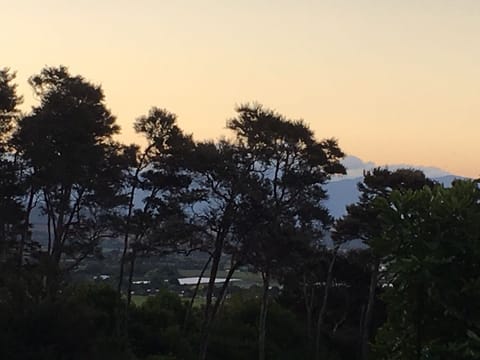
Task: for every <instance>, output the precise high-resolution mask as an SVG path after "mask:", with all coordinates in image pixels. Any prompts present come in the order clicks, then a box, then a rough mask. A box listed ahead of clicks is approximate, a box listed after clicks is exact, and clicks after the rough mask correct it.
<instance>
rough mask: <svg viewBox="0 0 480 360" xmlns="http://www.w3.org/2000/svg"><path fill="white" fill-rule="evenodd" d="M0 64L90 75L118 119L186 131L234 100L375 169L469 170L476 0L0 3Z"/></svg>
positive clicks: (478, 55)
mask: <svg viewBox="0 0 480 360" xmlns="http://www.w3.org/2000/svg"><path fill="white" fill-rule="evenodd" d="M0 5H1V6H2V10H3V14H2V20H1V21H0V33H1V34H2V43H1V55H2V57H1V63H0V67H3V66H8V67H10V68H12V69H13V70H16V71H17V74H18V77H17V80H18V83H19V90H20V92H21V93H22V94H24V96H25V105H24V109H25V111H28V108H29V106H31V105H32V104H33V103H34V102H35V100H34V99H33V97H32V94H31V90H30V89H29V88H28V85H27V79H28V77H29V76H31V75H33V74H36V73H38V72H39V71H40V69H41V68H42V67H43V66H45V65H59V64H63V65H66V66H68V67H69V68H70V71H71V73H73V74H80V75H83V76H84V77H85V78H87V79H89V80H90V81H92V82H95V83H99V84H102V86H103V89H104V91H105V94H106V101H107V104H108V106H109V107H110V109H111V110H112V112H113V113H114V114H115V115H116V116H117V117H118V122H119V124H120V125H121V126H122V137H121V139H122V141H125V142H131V141H138V139H137V138H136V137H135V136H134V134H133V131H132V129H131V127H132V123H133V120H134V119H135V118H136V117H138V116H140V115H142V114H145V113H146V112H147V111H148V109H149V108H150V107H151V106H158V107H163V108H167V109H168V110H170V111H172V112H174V113H176V114H177V115H178V116H179V123H180V125H181V127H182V128H183V129H185V131H186V132H188V133H193V134H194V136H195V138H197V139H203V138H217V137H218V136H221V135H224V134H227V132H226V130H225V121H226V119H227V118H230V117H231V116H233V115H234V107H235V104H239V103H243V102H251V101H257V102H260V103H262V104H264V105H265V106H267V107H270V108H274V109H276V110H277V111H278V112H280V113H282V114H284V115H285V116H288V117H291V118H302V119H304V120H305V121H306V122H307V123H309V124H310V126H311V127H312V129H313V130H314V131H315V133H316V135H317V136H318V137H319V138H324V137H335V138H337V139H338V140H339V144H340V146H341V147H342V149H343V150H344V151H345V152H347V153H349V154H353V155H355V156H358V157H360V158H362V159H364V160H370V161H374V162H375V163H377V164H386V163H408V164H412V165H427V166H437V167H440V168H443V169H445V170H448V171H450V172H452V173H455V174H458V175H464V176H471V177H479V176H480V156H479V154H480V142H479V141H478V140H477V138H478V134H480V1H478V0H384V1H379V0H377V1H375V0H337V1H328V0H324V1H321V0H318V1H313V0H311V1H309V0H297V1H294V0H291V1H286V0H276V1H273V0H271V1H267V0H263V1H262V0H243V1H233V0H197V1H194V0H190V1H187V0H184V1H182V0H177V1H168V2H167V1H161V0H139V1H135V2H134V1H126V0H115V1H114V0H96V1H93V0H78V1H75V2H73V1H67V0H44V1H35V0H29V1H27V0H16V1H5V0H0Z"/></svg>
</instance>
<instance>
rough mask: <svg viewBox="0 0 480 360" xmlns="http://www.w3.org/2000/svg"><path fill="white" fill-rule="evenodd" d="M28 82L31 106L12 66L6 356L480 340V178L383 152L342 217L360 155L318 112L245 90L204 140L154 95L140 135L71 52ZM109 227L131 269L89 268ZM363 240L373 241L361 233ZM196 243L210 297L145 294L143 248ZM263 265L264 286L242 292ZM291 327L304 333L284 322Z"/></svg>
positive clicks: (1, 138)
mask: <svg viewBox="0 0 480 360" xmlns="http://www.w3.org/2000/svg"><path fill="white" fill-rule="evenodd" d="M29 84H30V86H31V87H32V89H33V91H34V94H35V95H36V97H37V98H38V100H39V104H38V105H36V106H34V107H32V109H31V110H30V111H29V112H28V113H22V112H20V111H19V105H20V104H21V102H22V97H21V96H20V95H19V94H18V93H17V89H16V84H15V73H14V72H12V71H10V70H9V69H3V70H2V71H0V168H1V171H0V198H1V203H0V225H1V228H0V229H1V230H0V267H1V275H0V312H1V315H0V316H1V317H2V321H5V323H6V324H10V325H9V326H7V327H6V329H5V330H4V335H5V336H4V338H5V339H6V340H4V341H5V342H4V344H3V345H2V346H1V348H2V350H0V351H3V352H4V355H5V356H6V358H11V359H23V358H32V356H33V357H34V358H42V359H43V358H45V359H47V358H49V359H50V358H58V359H76V358H79V359H80V358H84V357H86V356H87V357H90V358H118V359H122V358H125V359H194V358H196V359H200V360H204V359H216V358H226V356H227V357H228V358H239V359H241V358H258V359H259V360H264V359H273V358H285V359H287V358H305V359H316V360H318V359H336V358H349V359H352V358H356V359H362V360H365V359H370V358H379V359H431V358H457V359H474V358H477V357H478V349H479V345H480V337H479V336H480V329H479V322H478V319H479V316H478V315H477V311H476V306H475V305H476V303H477V301H478V300H479V294H480V292H479V290H480V287H479V286H480V285H479V283H478V278H479V277H478V275H479V271H480V268H479V266H478V255H479V254H477V251H480V247H479V246H478V245H477V244H478V240H479V235H480V229H479V228H478V227H479V226H480V221H478V220H480V219H479V218H478V217H479V216H480V208H479V198H478V197H479V189H478V186H477V183H476V182H475V181H467V180H464V181H456V182H454V184H453V185H452V187H449V188H446V187H444V186H442V185H441V184H438V183H436V182H435V181H433V180H431V179H428V178H427V177H426V176H425V175H424V174H423V173H422V172H421V171H419V170H415V169H400V170H397V171H390V170H389V169H386V168H383V169H382V168H378V169H374V170H372V171H369V172H365V174H364V177H363V181H362V182H361V183H359V185H358V186H359V190H360V193H361V197H360V199H359V201H358V202H357V203H355V204H352V205H350V206H349V207H348V208H347V212H346V215H345V216H344V217H343V218H341V219H337V220H335V219H333V218H332V216H331V215H330V214H329V212H328V209H326V208H325V206H324V200H325V199H326V198H327V193H326V190H325V187H324V186H325V184H326V183H327V182H328V181H329V180H330V178H331V177H332V176H333V175H341V174H345V173H346V169H345V168H344V166H343V165H342V163H341V159H342V158H343V157H344V153H343V152H342V150H341V149H340V147H339V146H338V143H337V141H336V140H335V139H324V140H318V139H317V138H316V137H315V134H314V133H313V131H312V130H311V129H310V128H309V126H308V125H307V124H306V123H305V122H303V121H301V120H292V119H288V118H286V117H284V116H283V115H281V114H279V113H277V112H276V111H273V110H270V109H267V108H264V107H263V106H261V105H259V104H244V105H240V106H238V107H237V108H236V115H235V116H234V117H233V118H232V119H229V120H228V121H227V128H228V129H229V130H230V131H231V133H232V137H231V139H219V140H215V141H195V140H194V139H193V137H192V136H191V135H190V134H186V133H185V132H184V131H183V130H182V129H181V128H180V127H179V126H178V123H177V117H176V115H175V114H173V113H171V112H169V111H168V110H165V109H161V108H158V107H154V108H152V109H150V110H149V112H148V113H147V114H146V115H144V116H140V117H138V118H137V119H136V120H135V122H134V129H135V131H136V132H137V133H138V134H139V135H141V136H142V137H143V139H144V144H143V145H142V146H140V145H138V144H123V143H120V142H119V141H117V140H115V135H117V134H118V133H119V131H120V128H119V126H118V125H117V124H116V119H115V117H114V116H113V115H112V113H111V112H110V110H109V109H108V108H107V105H106V103H105V98H104V94H103V91H102V89H101V87H100V86H98V85H94V84H92V83H90V82H88V81H87V80H86V79H84V78H83V77H82V76H78V75H71V74H70V72H69V71H68V69H67V68H66V67H63V66H60V67H45V68H44V69H42V70H41V72H40V73H39V74H37V75H34V76H32V77H31V78H30V79H29ZM139 198H140V199H141V202H139V201H138V199H139ZM35 211H37V212H38V211H40V212H41V214H42V216H43V218H44V219H45V224H43V225H42V226H44V230H45V231H44V233H45V234H46V235H45V236H44V238H42V239H40V238H38V234H37V233H36V232H35V231H33V230H34V228H33V226H32V213H33V212H35ZM105 239H117V241H120V242H121V243H122V251H121V254H120V256H119V259H118V263H119V264H118V269H119V271H118V276H117V285H116V287H115V288H110V287H96V286H93V285H91V284H87V285H79V284H73V283H72V282H71V281H70V279H71V277H70V274H71V272H72V271H74V270H75V269H77V268H78V267H79V266H80V265H81V264H82V262H83V261H85V260H86V259H89V258H92V257H95V256H97V257H101V252H102V242H103V241H104V240H105ZM354 240H356V241H358V240H361V241H362V243H363V244H364V245H365V246H363V247H360V248H351V247H350V246H349V244H350V242H351V241H354ZM192 252H202V253H205V254H207V261H206V262H205V266H204V268H203V269H202V272H201V273H202V276H205V277H207V278H208V284H207V285H206V287H205V297H204V298H205V299H204V300H205V301H204V304H203V305H202V306H201V307H200V308H198V307H194V306H193V304H194V298H195V296H194V297H192V299H191V301H190V302H189V303H184V302H182V301H181V300H180V299H179V298H178V297H176V295H174V294H168V293H164V292H162V294H160V295H158V296H157V297H152V298H149V299H148V300H147V302H146V303H145V304H143V305H141V306H137V305H135V304H134V303H132V297H131V294H132V282H133V279H134V276H135V266H136V264H137V262H138V261H139V259H141V258H144V257H157V258H159V259H161V257H162V256H164V255H167V254H173V253H175V254H182V253H183V254H185V255H189V254H191V253H192ZM222 261H228V262H229V267H228V271H227V274H226V278H225V281H224V282H223V283H222V284H221V286H217V285H216V280H217V278H218V277H219V276H218V274H219V271H220V264H221V263H222ZM247 266H248V267H249V268H250V269H251V270H252V271H254V272H256V273H258V274H259V275H260V277H261V283H262V286H261V287H260V289H258V291H256V292H255V294H254V295H252V294H253V293H251V294H248V293H247V294H243V295H242V296H239V297H238V298H234V297H232V298H230V297H229V298H228V299H227V294H228V290H229V286H230V283H231V280H232V278H233V277H234V275H235V273H236V272H237V271H238V270H239V269H240V268H242V267H247ZM274 285H275V286H277V285H278V286H279V287H280V288H281V290H280V291H279V292H278V293H274V292H273V291H272V287H273V286H274ZM199 286H200V282H199V283H198V284H197V287H196V289H195V293H197V292H198V289H199ZM71 311H78V313H79V314H83V317H82V316H78V315H77V314H72V313H71ZM54 314H64V317H60V318H58V319H57V318H56V317H55V316H53V315H54ZM50 316H52V317H53V319H54V320H53V324H54V325H53V326H52V327H51V329H50V330H49V331H50V332H48V331H47V330H46V328H48V325H47V322H48V318H49V317H50ZM248 319H250V320H248ZM275 321H277V322H278V324H281V325H280V326H279V328H278V329H276V328H275V325H274V322H275ZM289 321H290V323H289ZM37 322H38V324H37ZM32 323H33V325H32ZM92 324H96V325H92ZM75 327H78V331H77V329H75ZM27 329H29V330H27ZM297 330H298V331H297ZM28 331H30V333H29V332H28ZM36 331H38V332H45V331H47V333H48V334H50V336H48V337H42V336H40V337H39V338H40V339H42V340H41V341H39V340H38V339H37V338H36V337H37V336H39V335H38V334H37V335H35V334H36ZM65 331H66V332H68V333H71V334H72V336H71V337H69V336H66V335H65V334H63V333H62V332H65ZM242 331H243V332H242ZM290 331H292V332H293V333H295V331H297V333H296V334H298V337H297V338H296V341H295V342H294V343H291V342H289V341H286V340H278V339H282V336H284V337H285V336H287V337H288V334H289V332H290ZM23 332H26V333H29V334H30V336H24V335H22V334H21V333H23ZM269 334H272V336H271V337H269ZM222 335H224V336H225V339H223V340H222V339H221V337H222ZM274 335H275V336H274ZM276 335H278V336H276ZM292 336H293V334H292ZM240 338H245V339H249V340H248V341H245V342H244V343H243V342H242V341H241V339H240ZM283 339H285V338H283ZM229 341H230V343H229ZM73 342H75V343H79V344H81V345H80V346H79V345H78V344H73ZM228 344H230V346H228ZM286 344H288V347H289V349H287V348H285V347H286V346H287V345H286ZM219 349H224V351H225V352H224V353H223V354H222V353H221V351H220V350H219ZM235 349H244V351H245V352H242V351H240V350H238V351H237V353H235ZM219 351H220V353H219ZM289 351H290V352H289ZM225 354H228V355H225ZM247 354H248V355H247Z"/></svg>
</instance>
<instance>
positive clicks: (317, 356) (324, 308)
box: [315, 250, 337, 360]
mask: <svg viewBox="0 0 480 360" xmlns="http://www.w3.org/2000/svg"><path fill="white" fill-rule="evenodd" d="M336 259H337V250H335V251H334V253H333V257H332V260H330V264H329V266H328V272H327V281H326V283H325V291H324V293H323V300H322V307H321V308H320V311H319V312H318V320H317V331H316V333H315V359H316V360H319V359H320V337H321V335H322V327H323V322H324V320H325V313H326V312H327V305H328V296H329V295H330V288H331V287H332V281H333V267H334V265H335V260H336Z"/></svg>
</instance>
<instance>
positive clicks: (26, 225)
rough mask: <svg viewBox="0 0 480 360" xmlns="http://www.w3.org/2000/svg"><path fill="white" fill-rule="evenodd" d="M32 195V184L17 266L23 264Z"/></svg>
mask: <svg viewBox="0 0 480 360" xmlns="http://www.w3.org/2000/svg"><path fill="white" fill-rule="evenodd" d="M34 197H35V191H34V189H33V186H32V187H31V188H30V194H29V196H28V202H27V208H26V210H25V217H24V219H23V221H24V224H23V231H22V236H21V238H20V248H19V251H18V266H19V267H22V266H23V256H24V251H25V243H26V242H27V238H28V229H29V227H30V213H31V212H32V208H33V199H34Z"/></svg>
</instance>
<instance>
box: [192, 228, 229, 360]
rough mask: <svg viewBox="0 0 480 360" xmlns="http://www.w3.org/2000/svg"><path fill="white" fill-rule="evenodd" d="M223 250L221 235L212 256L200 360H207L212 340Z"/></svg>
mask: <svg viewBox="0 0 480 360" xmlns="http://www.w3.org/2000/svg"><path fill="white" fill-rule="evenodd" d="M222 250H223V234H222V233H219V234H218V235H217V238H216V240H215V249H214V252H213V255H212V267H211V269H210V278H209V281H208V286H207V296H206V303H205V313H204V319H203V324H202V331H201V337H200V338H201V341H200V353H199V357H198V358H199V360H206V358H207V350H208V342H209V340H210V330H211V329H210V327H211V326H210V325H211V322H212V320H213V317H212V297H213V292H214V290H215V279H216V278H217V272H218V267H219V265H220V258H221V257H222Z"/></svg>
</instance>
